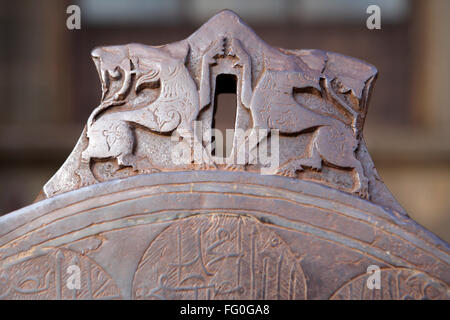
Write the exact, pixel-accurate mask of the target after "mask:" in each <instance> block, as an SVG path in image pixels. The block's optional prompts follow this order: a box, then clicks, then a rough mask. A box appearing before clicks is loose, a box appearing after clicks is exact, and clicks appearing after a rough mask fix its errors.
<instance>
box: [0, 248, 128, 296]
mask: <svg viewBox="0 0 450 320" xmlns="http://www.w3.org/2000/svg"><path fill="white" fill-rule="evenodd" d="M69 266H77V267H78V268H79V270H80V288H79V289H69V288H70V287H69V286H68V285H67V283H68V280H69V277H70V276H71V273H69V272H68V271H67V270H68V268H69ZM118 298H120V293H119V290H118V288H117V286H116V285H115V284H114V282H113V280H112V279H111V277H110V276H109V275H108V274H107V273H106V272H105V271H104V270H103V269H102V268H101V267H100V266H98V265H97V264H96V263H95V262H94V261H93V260H91V259H90V258H88V257H86V256H84V255H81V254H79V253H77V252H74V251H72V250H67V249H56V250H53V251H51V252H50V253H48V254H46V255H41V256H38V257H34V258H31V259H29V260H26V261H23V262H20V263H17V264H15V265H13V266H11V267H9V268H7V269H3V270H0V299H8V300H9V299H21V300H22V299H23V300H25V299H26V300H28V299H30V300H38V299H45V300H53V299H56V300H61V299H63V300H65V299H68V300H72V299H80V300H84V299H102V300H104V299H118Z"/></svg>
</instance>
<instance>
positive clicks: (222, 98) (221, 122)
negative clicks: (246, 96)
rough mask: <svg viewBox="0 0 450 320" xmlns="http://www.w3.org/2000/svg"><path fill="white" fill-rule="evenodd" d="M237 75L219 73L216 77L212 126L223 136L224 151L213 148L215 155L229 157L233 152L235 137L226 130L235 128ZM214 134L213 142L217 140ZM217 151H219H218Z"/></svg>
mask: <svg viewBox="0 0 450 320" xmlns="http://www.w3.org/2000/svg"><path fill="white" fill-rule="evenodd" d="M236 84H237V77H236V75H234V74H219V75H218V76H217V77H216V86H215V92H214V113H213V117H212V123H211V128H212V129H218V130H220V132H221V133H222V136H223V148H222V152H220V151H219V150H216V147H219V146H215V147H214V149H213V150H212V155H213V156H220V155H222V156H223V157H228V156H229V155H230V154H231V149H232V144H233V137H232V136H231V135H230V136H228V137H227V134H226V130H227V129H234V127H235V122H236V110H237V96H236V88H237V85H236ZM215 138H216V137H214V136H211V144H213V143H214V142H215ZM216 151H217V152H216Z"/></svg>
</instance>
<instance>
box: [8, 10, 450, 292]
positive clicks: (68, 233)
mask: <svg viewBox="0 0 450 320" xmlns="http://www.w3.org/2000/svg"><path fill="white" fill-rule="evenodd" d="M92 58H93V60H94V62H95V65H96V67H97V71H98V74H99V77H100V81H101V84H102V99H101V102H100V104H99V106H98V107H96V108H95V109H94V110H93V112H92V114H91V115H90V117H89V119H88V121H87V124H86V127H85V129H84V130H83V132H82V134H81V137H80V139H79V140H78V143H77V144H76V146H75V148H74V150H73V152H72V153H71V155H70V156H69V157H68V159H67V160H66V162H65V163H64V164H63V166H62V167H61V168H60V169H59V170H58V172H57V173H56V174H55V175H54V176H53V177H52V178H51V179H50V181H48V182H47V183H46V184H45V186H44V187H43V190H42V192H41V194H40V196H39V198H38V199H37V200H39V201H37V202H36V203H34V204H33V205H31V206H28V207H25V208H23V209H20V210H18V211H16V212H12V213H10V214H7V215H5V216H3V217H0V298H4V299H14V298H24V299H40V298H44V299H85V298H91V299H105V298H111V299H118V298H125V299H428V298H430V299H448V298H449V291H448V283H449V282H450V269H449V262H450V256H449V249H450V247H449V245H448V244H447V243H445V242H444V241H442V240H440V239H439V238H437V237H436V236H434V235H433V234H431V233H430V232H428V231H427V230H425V229H424V228H422V227H421V226H419V225H417V224H416V223H415V222H414V221H412V220H411V219H410V218H409V217H408V216H407V214H406V212H405V211H404V210H403V209H402V207H401V206H400V205H399V204H398V203H397V202H396V200H395V199H394V198H393V196H392V195H391V194H390V192H389V191H388V189H387V188H386V186H385V185H384V184H383V182H382V181H381V179H380V177H379V176H378V174H377V172H376V169H375V167H374V164H373V162H372V160H371V158H370V155H369V153H368V151H367V148H366V145H365V142H364V139H363V136H362V131H363V125H364V120H365V116H366V113H367V105H368V100H369V97H370V94H371V89H372V85H373V83H374V81H375V79H376V76H377V70H376V69H375V67H373V66H371V65H369V64H367V63H365V62H363V61H360V60H357V59H354V58H350V57H346V56H343V55H340V54H337V53H332V52H325V51H320V50H286V49H279V48H273V47H271V46H269V45H268V44H266V43H265V42H264V41H262V40H261V39H260V38H258V37H257V36H256V35H255V34H254V32H253V31H252V30H251V29H250V28H249V27H248V26H247V25H246V24H245V23H244V22H242V21H241V20H240V18H239V17H238V16H237V15H236V14H234V13H233V12H230V11H222V12H221V13H219V14H217V15H216V16H214V17H213V18H212V19H210V20H209V21H208V22H207V23H206V24H204V25H203V26H202V27H201V28H200V29H199V30H198V31H197V32H195V33H194V34H193V35H191V36H190V37H189V38H187V39H186V40H182V41H179V42H176V43H171V44H168V45H164V46H159V47H151V46H146V45H141V44H128V45H122V46H111V47H101V48H97V49H95V50H93V51H92ZM221 77H224V78H225V79H227V81H228V84H227V86H228V87H221V86H223V84H222V85H218V83H219V81H218V79H219V78H221ZM230 88H231V89H230ZM234 88H235V93H236V96H237V106H236V108H237V110H236V120H235V128H234V136H233V139H232V141H233V146H232V148H231V150H232V151H231V154H230V155H229V156H228V157H227V158H226V159H224V158H223V157H220V156H219V155H218V153H216V152H215V151H213V150H215V149H214V143H215V144H216V149H218V148H217V143H218V138H217V136H215V137H216V138H217V139H216V140H215V142H214V143H212V142H213V139H212V135H213V129H214V121H215V120H217V119H214V118H215V116H214V110H215V108H216V106H215V103H216V102H215V99H214V97H215V96H216V94H217V93H219V92H224V91H233V90H234ZM265 154H267V155H270V156H269V158H270V160H271V161H262V160H261V159H262V158H261V157H262V156H263V155H265ZM255 155H256V157H255ZM255 158H256V160H255ZM265 159H266V158H265ZM272 160H273V161H272ZM261 173H263V174H261ZM70 268H72V269H73V268H75V269H73V270H79V271H80V273H79V275H80V277H81V278H80V279H78V280H79V284H80V286H79V287H74V286H68V285H67V283H68V282H70V281H71V279H72V278H70V279H69V278H68V275H67V274H68V273H69V274H70V270H72V269H70ZM77 268H78V269H77ZM371 268H372V269H371ZM367 270H379V271H380V273H378V274H379V275H380V279H379V285H380V286H379V287H375V288H374V287H373V286H371V285H370V284H369V282H370V281H372V277H374V275H373V274H371V273H367Z"/></svg>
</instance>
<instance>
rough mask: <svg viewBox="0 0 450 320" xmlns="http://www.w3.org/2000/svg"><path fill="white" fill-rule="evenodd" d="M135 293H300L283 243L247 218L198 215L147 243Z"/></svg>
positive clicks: (295, 266) (299, 277)
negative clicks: (147, 246)
mask: <svg viewBox="0 0 450 320" xmlns="http://www.w3.org/2000/svg"><path fill="white" fill-rule="evenodd" d="M133 297H134V298H136V299H305V298H306V284H305V277H304V274H303V271H302V269H301V266H300V264H299V262H298V261H297V260H296V258H295V256H294V254H293V253H292V252H291V251H290V249H289V247H288V245H287V244H286V243H285V242H284V241H283V239H281V238H280V237H279V236H278V235H277V234H276V233H275V232H273V231H272V230H270V229H269V228H268V227H265V226H264V225H263V224H262V223H259V222H257V221H256V220H254V219H252V218H247V217H242V216H233V215H223V214H215V215H211V216H209V215H201V216H195V217H191V218H187V219H183V220H180V221H178V222H175V223H174V224H172V225H171V226H170V227H168V228H167V229H166V230H164V231H163V232H162V233H161V234H160V235H159V236H158V237H157V238H156V239H155V240H154V241H153V242H152V243H151V244H150V246H149V248H148V249H147V251H146V252H145V254H144V256H143V257H142V260H141V262H140V263H139V266H138V269H137V272H136V274H135V279H134V285H133Z"/></svg>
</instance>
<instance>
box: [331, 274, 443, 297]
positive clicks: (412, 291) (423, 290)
mask: <svg viewBox="0 0 450 320" xmlns="http://www.w3.org/2000/svg"><path fill="white" fill-rule="evenodd" d="M369 276H370V274H363V275H360V276H359V277H357V278H355V279H353V280H351V281H350V282H348V283H347V284H345V285H344V286H343V287H342V288H340V289H339V290H338V291H337V292H336V293H335V294H334V295H333V296H332V297H331V299H332V300H435V299H437V300H448V299H449V298H450V294H449V291H448V286H447V285H446V284H445V283H444V282H442V281H440V280H437V279H435V278H432V277H430V276H428V275H426V274H425V273H423V272H420V271H417V270H411V269H402V268H394V269H382V270H381V283H380V289H373V290H370V289H368V288H367V285H366V283H367V278H368V277H369Z"/></svg>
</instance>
